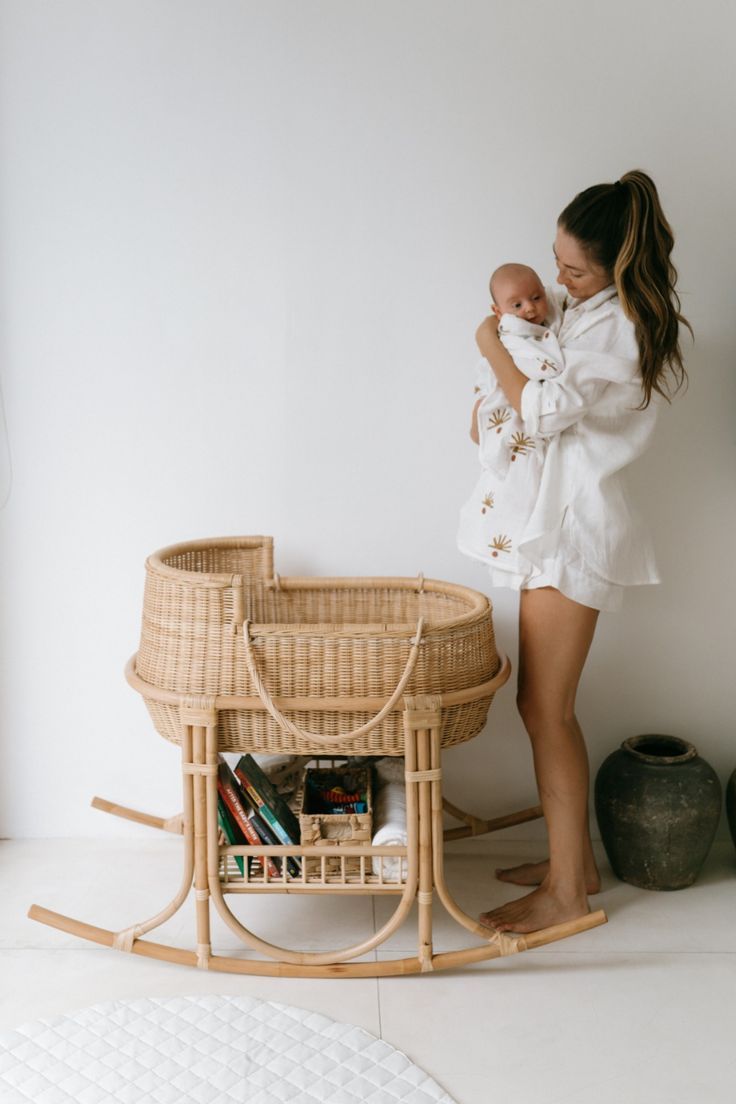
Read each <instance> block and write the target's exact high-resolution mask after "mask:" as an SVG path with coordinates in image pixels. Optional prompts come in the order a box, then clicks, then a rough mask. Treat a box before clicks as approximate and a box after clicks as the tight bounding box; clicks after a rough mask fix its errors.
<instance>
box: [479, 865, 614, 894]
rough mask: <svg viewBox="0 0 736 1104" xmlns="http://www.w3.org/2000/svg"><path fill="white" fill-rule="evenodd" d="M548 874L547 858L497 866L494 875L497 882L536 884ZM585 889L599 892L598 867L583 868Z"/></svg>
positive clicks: (589, 891)
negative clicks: (534, 861)
mask: <svg viewBox="0 0 736 1104" xmlns="http://www.w3.org/2000/svg"><path fill="white" fill-rule="evenodd" d="M548 874H549V859H545V860H544V861H543V862H536V863H521V865H520V866H509V867H505V868H504V867H497V868H496V877H497V878H498V880H499V882H511V883H512V884H513V885H520V886H538V885H541V884H542V882H543V881H544V879H545V878H546V877H547V875H548ZM585 889H586V892H587V893H600V891H601V876H600V874H599V873H598V868H597V866H596V865H595V863H593V865H592V866H591V867H590V868H588V867H586V870H585Z"/></svg>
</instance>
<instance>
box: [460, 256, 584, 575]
mask: <svg viewBox="0 0 736 1104" xmlns="http://www.w3.org/2000/svg"><path fill="white" fill-rule="evenodd" d="M490 291H491V298H492V300H493V303H492V310H493V313H494V314H495V315H496V317H497V318H498V319H499V327H498V332H499V335H500V337H501V341H502V342H503V344H504V345H505V347H506V349H507V350H508V352H509V353H510V354H511V356H512V357H513V360H514V363H515V364H516V367H517V368H518V369H519V371H521V372H523V373H524V375H525V376H528V378H529V379H533V380H544V379H553V378H554V377H555V376H558V375H559V374H560V372H561V371H562V369H563V367H564V360H563V357H562V353H561V351H560V346H559V343H558V341H557V333H558V332H559V328H560V322H561V320H562V315H561V311H560V308H559V306H558V303H557V300H556V298H555V296H554V294H549V295H548V293H547V291H546V290H545V288H544V285H543V284H542V281H541V280H540V278H539V276H538V275H537V273H536V272H535V271H534V269H533V268H529V266H528V265H522V264H505V265H501V267H500V268H497V269H496V271H495V272H494V273H493V275H492V276H491V281H490ZM475 391H476V394H479V395H480V398H479V399H478V401H477V402H476V404H475V408H474V410H473V424H474V429H475V430H476V432H477V436H476V433H474V434H473V439H474V440H476V439H477V441H478V452H479V459H480V463H481V468H482V472H481V478H480V480H479V482H478V484H477V485H476V488H475V490H474V492H473V495H472V496H471V498H470V499H469V501H468V502H467V503H466V504H465V506H464V507H463V510H462V513H461V522H460V531H459V533H458V545H459V547H460V550H461V551H463V552H465V553H466V554H467V555H470V556H473V557H474V558H476V559H481V560H483V561H484V562H488V561H489V560H490V558H491V557H492V556H495V557H496V560H494V564H496V562H497V561H498V560H499V559H500V560H502V561H503V562H504V563H506V564H508V566H509V568H511V567H512V561H513V560H515V557H514V556H512V555H509V554H506V555H503V556H499V549H498V548H497V547H496V546H495V545H494V543H493V542H494V539H495V536H496V534H494V533H492V532H491V530H492V529H493V507H494V502H496V503H497V504H498V505H500V502H499V501H498V500H499V497H500V496H502V497H503V499H504V510H503V514H504V517H505V518H506V519H508V520H509V521H511V522H512V524H511V525H510V526H509V524H507V526H506V527H507V528H513V529H514V530H518V531H519V533H520V532H521V531H522V530H523V526H524V524H525V523H526V520H527V519H526V517H522V515H521V504H522V503H523V502H529V501H530V497H529V495H528V494H526V493H521V492H522V487H521V485H520V484H521V483H527V482H530V483H533V482H534V481H535V480H536V481H538V479H539V475H540V471H541V467H542V461H543V458H544V450H545V447H546V445H545V441H544V439H543V438H540V437H533V436H530V435H529V434H527V433H526V432H525V429H524V423H523V421H522V420H521V418H520V416H519V415H518V414H517V413H516V411H515V410H514V408H513V407H512V406H511V404H510V403H509V401H508V399H507V398H506V396H505V394H504V392H503V391H502V390H501V388H500V387H499V385H498V383H497V381H496V377H495V376H494V374H493V371H492V369H491V367H490V365H489V363H488V361H487V360H485V359H483V360H481V362H480V364H479V365H478V369H477V372H476V385H475ZM532 501H533V499H532ZM514 503H518V504H519V511H518V512H519V516H518V518H516V517H515V513H516V510H515V508H514ZM503 535H504V537H505V538H507V539H508V543H509V545H510V546H511V547H514V548H515V547H516V539H515V538H516V536H517V535H518V533H517V532H516V531H515V532H513V533H511V532H509V533H504V534H503ZM501 551H504V552H505V551H506V548H505V547H504V548H503V549H501Z"/></svg>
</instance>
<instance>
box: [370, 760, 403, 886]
mask: <svg viewBox="0 0 736 1104" xmlns="http://www.w3.org/2000/svg"><path fill="white" fill-rule="evenodd" d="M375 772H376V793H375V800H374V804H373V827H374V829H375V831H374V834H373V839H372V840H371V843H372V844H373V846H374V847H406V845H407V843H408V835H407V830H406V788H405V785H404V760H403V759H392V758H387V759H381V760H379V762H378V763H377V764H376V766H375ZM407 865H408V864H407V861H406V859H399V858H398V857H397V858H391V857H389V856H384V857H383V858H381V856H380V855H375V856H374V857H373V860H372V866H373V873H374V874H380V873H381V868H382V867H383V878H384V881H386V882H398V881H401V880H403V879H404V878H406V875H407Z"/></svg>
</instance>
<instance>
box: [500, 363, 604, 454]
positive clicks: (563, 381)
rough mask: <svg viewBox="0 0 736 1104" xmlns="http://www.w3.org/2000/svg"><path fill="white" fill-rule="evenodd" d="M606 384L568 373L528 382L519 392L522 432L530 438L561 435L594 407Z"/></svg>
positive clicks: (596, 379) (602, 381)
mask: <svg viewBox="0 0 736 1104" xmlns="http://www.w3.org/2000/svg"><path fill="white" fill-rule="evenodd" d="M609 383H610V381H609V380H607V379H601V378H600V377H598V378H596V377H595V376H594V375H587V376H585V375H583V374H582V373H571V372H569V370H567V371H565V372H563V374H562V376H561V377H560V378H559V379H547V380H529V382H528V383H526V384H525V385H524V389H523V391H522V392H521V417H522V420H523V422H524V428H525V429H526V431H527V433H529V434H531V436H532V437H536V436H540V437H554V436H555V435H556V434H557V433H562V432H563V431H564V430H566V429H569V428H570V426H572V425H574V424H575V423H576V422H579V421H580V419H581V418H584V417H585V415H586V414H587V413H588V412H589V411H590V410H592V408H593V407H594V406H597V405H598V403H599V402H600V400H601V398H602V396H603V393H604V391H605V390H606V388H607V387H608V386H609Z"/></svg>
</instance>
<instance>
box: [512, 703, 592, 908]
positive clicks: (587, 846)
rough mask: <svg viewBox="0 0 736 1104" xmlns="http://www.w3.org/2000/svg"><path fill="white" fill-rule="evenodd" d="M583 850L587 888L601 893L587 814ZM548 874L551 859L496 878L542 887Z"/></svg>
mask: <svg viewBox="0 0 736 1104" xmlns="http://www.w3.org/2000/svg"><path fill="white" fill-rule="evenodd" d="M573 723H574V724H575V725H576V727H577V730H578V732H579V733H580V739H582V738H583V734H582V731H581V729H580V725H579V724H578V719H577V717H573ZM583 848H584V867H585V888H586V890H587V892H588V893H600V891H601V876H600V873H599V872H598V864H597V863H596V858H595V853H594V852H593V844H592V842H591V839H590V827H589V823H588V817H587V813H586V817H585V839H584V840H583ZM548 874H549V859H542V860H541V861H539V862H528V863H520V864H519V866H508V867H497V868H496V877H497V878H498V880H499V882H511V883H512V884H513V885H520V886H537V885H541V884H542V882H543V881H544V879H545V878H546V877H547V875H548Z"/></svg>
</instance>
